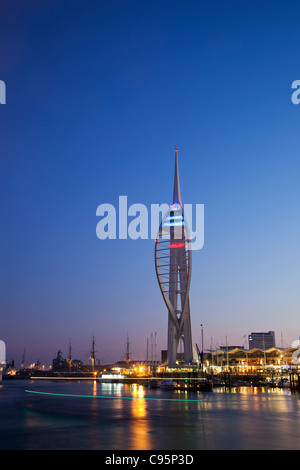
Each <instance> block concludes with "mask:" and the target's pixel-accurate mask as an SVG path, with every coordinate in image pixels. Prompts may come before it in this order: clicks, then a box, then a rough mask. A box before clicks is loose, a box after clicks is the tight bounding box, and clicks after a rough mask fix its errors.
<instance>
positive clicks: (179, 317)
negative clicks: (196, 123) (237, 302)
mask: <svg viewBox="0 0 300 470" xmlns="http://www.w3.org/2000/svg"><path fill="white" fill-rule="evenodd" d="M191 265H192V257H191V250H190V249H189V231H188V225H187V222H186V220H185V217H184V209H183V205H182V201H181V193H180V183H179V168H178V154H177V148H176V149H175V176H174V192H173V203H172V205H171V206H170V208H169V210H168V211H167V213H166V214H165V216H164V218H163V220H162V222H161V224H160V227H159V232H158V236H157V239H156V241H155V269H156V275H157V280H158V283H159V287H160V290H161V293H162V295H163V298H164V301H165V304H166V306H167V309H168V365H169V366H171V365H175V364H176V355H177V351H178V347H179V344H180V342H182V343H183V348H184V362H185V363H186V364H189V363H191V362H192V360H193V348H192V332H191V318H190V301H189V289H190V282H191V267H192V266H191Z"/></svg>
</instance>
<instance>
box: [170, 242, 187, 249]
mask: <svg viewBox="0 0 300 470" xmlns="http://www.w3.org/2000/svg"><path fill="white" fill-rule="evenodd" d="M183 246H185V243H171V244H170V248H182V247H183Z"/></svg>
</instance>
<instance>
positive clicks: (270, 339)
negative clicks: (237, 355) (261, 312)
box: [248, 331, 276, 349]
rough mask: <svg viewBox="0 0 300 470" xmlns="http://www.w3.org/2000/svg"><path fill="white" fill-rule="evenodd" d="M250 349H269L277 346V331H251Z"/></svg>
mask: <svg viewBox="0 0 300 470" xmlns="http://www.w3.org/2000/svg"><path fill="white" fill-rule="evenodd" d="M248 341H249V349H253V348H258V349H269V348H275V347H276V344H275V332H274V331H268V332H262V333H251V334H250V335H249V336H248Z"/></svg>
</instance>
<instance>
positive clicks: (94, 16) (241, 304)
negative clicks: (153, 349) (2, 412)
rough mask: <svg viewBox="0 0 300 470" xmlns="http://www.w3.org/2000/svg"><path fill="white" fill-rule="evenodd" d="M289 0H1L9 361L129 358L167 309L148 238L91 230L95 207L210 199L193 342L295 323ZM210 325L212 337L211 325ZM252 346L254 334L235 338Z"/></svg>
mask: <svg viewBox="0 0 300 470" xmlns="http://www.w3.org/2000/svg"><path fill="white" fill-rule="evenodd" d="M299 18H300V6H299V2H297V1H288V2H282V1H274V0H272V1H255V0H251V1H250V0H249V1H245V0H243V1H241V0H236V1H232V0H228V1H226V2H224V1H223V0H222V1H221V0H220V1H217V0H207V1H199V0H192V1H182V0H181V1H178V0H170V1H168V0H160V1H156V0H151V1H146V0H110V1H102V0H97V1H96V0H95V1H88V2H87V1H86V0H77V1H75V0H73V1H71V0H70V1H67V0H64V1H63V0H60V1H58V0H43V1H38V0H17V1H14V2H11V1H8V0H7V1H2V2H1V7H0V79H1V80H4V81H5V83H6V87H7V104H6V105H1V106H0V132H1V140H0V146H1V147H0V149H1V167H0V171H1V175H0V177H1V181H0V195H1V232H0V235H1V248H0V256H1V324H0V339H2V340H4V341H5V342H6V346H7V356H8V357H7V358H8V360H10V359H11V358H14V359H15V360H16V365H17V366H19V365H20V361H21V357H22V354H23V349H24V348H25V349H26V363H29V362H32V361H36V360H37V358H39V359H40V360H41V361H42V363H44V364H46V365H49V364H50V363H51V361H52V358H53V357H54V354H56V352H57V350H58V349H62V351H63V355H64V356H67V354H68V343H69V340H71V342H72V348H73V356H74V357H75V358H79V359H82V360H84V361H87V358H88V354H89V352H90V348H91V341H92V334H93V332H94V334H95V340H96V349H97V351H98V353H97V355H98V357H99V358H100V360H101V362H102V363H105V362H110V361H113V360H119V359H121V358H123V355H124V352H125V342H126V336H127V333H128V334H129V337H130V341H131V350H132V353H133V355H132V356H133V357H134V358H139V357H140V358H143V357H145V354H146V342H147V337H149V338H150V334H151V332H153V333H154V332H155V331H156V332H157V335H158V348H159V349H161V348H165V347H166V339H167V312H166V308H165V305H164V303H163V299H162V297H161V293H160V290H159V287H158V284H157V280H156V275H155V270H154V242H153V240H146V241H143V240H139V241H132V240H123V241H120V240H111V241H108V240H107V241H100V240H99V239H98V238H97V237H96V224H97V222H98V219H97V217H96V208H97V206H98V205H99V204H101V203H111V204H117V202H118V197H119V195H127V196H128V203H129V204H132V203H135V202H139V203H143V204H146V205H147V206H148V207H150V204H151V203H163V202H168V203H169V202H170V203H171V202H172V194H173V175H174V148H175V145H177V147H178V155H179V168H180V180H181V192H182V199H183V202H185V203H191V204H197V203H198V204H200V203H202V204H204V205H205V245H204V247H203V249H202V250H200V251H198V252H193V273H192V283H191V291H190V302H191V315H192V325H193V342H194V343H195V342H198V343H199V342H200V323H203V324H204V338H205V346H206V347H209V346H210V343H211V342H212V344H213V346H216V345H217V344H219V345H221V344H224V343H225V337H226V335H227V340H228V342H229V343H230V344H238V345H243V343H244V341H245V339H244V338H243V336H244V335H248V334H249V333H250V332H251V331H268V330H275V333H276V337H277V345H278V346H280V345H281V335H282V337H283V342H284V346H287V345H290V344H291V342H292V341H293V340H294V339H296V338H297V337H298V335H299V334H300V324H299V323H300V322H299V308H300V290H299V279H300V267H299V266H300V264H299V261H300V250H299V239H300V223H299V220H300V219H299V208H300V197H299V183H300V181H299V170H300V164H299V129H300V106H295V105H293V104H292V102H291V94H292V90H291V84H292V82H293V81H294V80H296V79H300V69H299V45H300V28H299ZM211 338H212V340H211ZM245 345H247V343H245Z"/></svg>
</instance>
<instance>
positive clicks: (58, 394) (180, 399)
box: [25, 390, 202, 402]
mask: <svg viewBox="0 0 300 470" xmlns="http://www.w3.org/2000/svg"><path fill="white" fill-rule="evenodd" d="M25 392H26V393H36V394H38V395H54V396H58V397H76V398H119V399H120V400H141V399H142V400H152V401H181V402H186V401H193V402H201V401H202V400H193V399H189V398H153V397H126V396H123V395H121V396H116V395H76V394H72V393H53V392H39V391H37V390H25Z"/></svg>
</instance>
